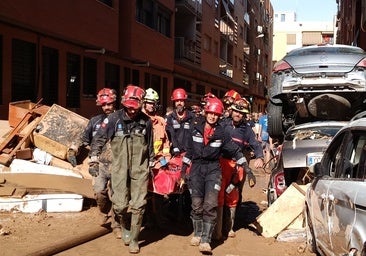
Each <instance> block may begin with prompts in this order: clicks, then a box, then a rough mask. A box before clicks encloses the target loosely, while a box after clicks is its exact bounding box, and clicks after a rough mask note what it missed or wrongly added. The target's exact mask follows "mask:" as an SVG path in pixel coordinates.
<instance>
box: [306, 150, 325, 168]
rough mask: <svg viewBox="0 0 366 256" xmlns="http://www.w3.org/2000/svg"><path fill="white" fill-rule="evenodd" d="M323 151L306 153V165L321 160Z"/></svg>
mask: <svg viewBox="0 0 366 256" xmlns="http://www.w3.org/2000/svg"><path fill="white" fill-rule="evenodd" d="M322 157H323V153H309V154H307V155H306V165H307V166H310V165H313V164H316V163H318V162H320V161H321V160H322Z"/></svg>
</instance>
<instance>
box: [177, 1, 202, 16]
mask: <svg viewBox="0 0 366 256" xmlns="http://www.w3.org/2000/svg"><path fill="white" fill-rule="evenodd" d="M175 6H176V8H177V9H178V12H182V13H184V14H186V15H189V13H191V15H192V14H193V15H198V16H202V1H201V0H176V1H175Z"/></svg>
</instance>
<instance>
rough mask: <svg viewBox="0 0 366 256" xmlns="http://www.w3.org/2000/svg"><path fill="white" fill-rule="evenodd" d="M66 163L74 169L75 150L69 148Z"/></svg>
mask: <svg viewBox="0 0 366 256" xmlns="http://www.w3.org/2000/svg"><path fill="white" fill-rule="evenodd" d="M67 161H68V162H69V163H70V164H71V165H72V167H75V166H76V165H77V160H76V152H75V150H73V149H71V148H70V149H69V150H67Z"/></svg>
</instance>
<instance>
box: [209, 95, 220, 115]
mask: <svg viewBox="0 0 366 256" xmlns="http://www.w3.org/2000/svg"><path fill="white" fill-rule="evenodd" d="M205 112H206V113H215V114H218V115H222V113H224V105H223V104H222V102H221V100H220V99H218V98H216V97H215V98H209V99H208V100H207V102H206V105H205Z"/></svg>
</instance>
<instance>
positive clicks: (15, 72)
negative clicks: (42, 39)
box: [11, 39, 37, 102]
mask: <svg viewBox="0 0 366 256" xmlns="http://www.w3.org/2000/svg"><path fill="white" fill-rule="evenodd" d="M36 67H37V64H36V45H35V44H33V43H29V42H26V41H22V40H18V39H13V40H12V62H11V70H12V74H11V75H12V84H11V86H12V88H11V100H12V101H19V100H27V99H28V100H31V101H33V102H36V101H37V87H36Z"/></svg>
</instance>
